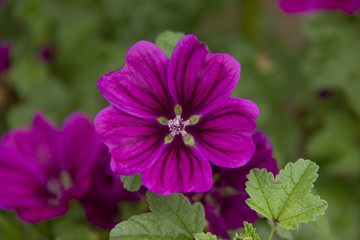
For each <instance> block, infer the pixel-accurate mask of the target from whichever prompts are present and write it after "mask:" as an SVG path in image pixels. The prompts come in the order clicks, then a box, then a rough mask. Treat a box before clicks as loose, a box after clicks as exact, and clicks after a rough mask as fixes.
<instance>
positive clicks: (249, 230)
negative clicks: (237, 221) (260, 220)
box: [234, 222, 260, 240]
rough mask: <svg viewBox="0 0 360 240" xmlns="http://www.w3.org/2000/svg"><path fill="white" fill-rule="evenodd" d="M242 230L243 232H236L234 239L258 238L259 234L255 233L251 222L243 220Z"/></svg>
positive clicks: (255, 239)
mask: <svg viewBox="0 0 360 240" xmlns="http://www.w3.org/2000/svg"><path fill="white" fill-rule="evenodd" d="M244 230H245V234H244V233H242V234H240V235H238V234H237V233H236V235H235V238H234V240H236V239H241V240H260V237H259V235H258V234H257V233H256V228H254V227H253V225H252V224H251V223H248V222H244Z"/></svg>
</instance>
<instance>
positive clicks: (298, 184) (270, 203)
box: [246, 159, 327, 229]
mask: <svg viewBox="0 0 360 240" xmlns="http://www.w3.org/2000/svg"><path fill="white" fill-rule="evenodd" d="M318 169H319V167H318V166H317V165H316V164H315V163H314V162H311V161H310V160H304V159H299V160H298V161H297V162H296V163H288V164H287V165H286V166H285V168H284V169H283V170H281V171H280V173H279V175H278V176H277V177H276V179H274V176H273V174H272V173H268V172H267V171H266V170H265V169H262V170H259V169H253V170H251V172H250V173H249V174H248V176H247V177H248V179H249V181H248V182H247V183H246V191H247V193H248V194H249V195H250V198H249V199H248V200H247V201H246V203H247V204H248V205H249V206H250V208H251V209H253V210H255V211H257V212H258V213H259V214H261V215H263V216H265V217H266V218H269V219H272V220H273V221H274V222H277V223H278V225H279V226H281V227H283V228H286V229H297V228H298V224H299V223H301V222H304V223H305V222H309V221H312V220H314V219H315V216H318V215H322V214H324V211H325V209H326V208H327V202H326V201H324V200H321V199H320V197H319V196H314V195H313V194H311V189H312V188H313V182H314V181H315V180H316V178H317V177H318V174H317V173H316V172H317V170H318Z"/></svg>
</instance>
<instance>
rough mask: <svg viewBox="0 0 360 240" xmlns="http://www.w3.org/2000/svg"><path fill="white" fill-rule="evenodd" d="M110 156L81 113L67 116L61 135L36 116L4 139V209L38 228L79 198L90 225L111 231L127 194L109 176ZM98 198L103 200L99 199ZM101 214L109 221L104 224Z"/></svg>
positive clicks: (0, 170)
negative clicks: (10, 210)
mask: <svg viewBox="0 0 360 240" xmlns="http://www.w3.org/2000/svg"><path fill="white" fill-rule="evenodd" d="M107 151H108V150H107V148H106V146H105V145H104V144H103V143H102V142H101V141H100V140H99V139H98V137H97V135H96V133H95V130H94V128H93V126H92V125H91V122H90V120H89V119H88V118H87V117H86V116H84V115H83V114H81V113H74V114H72V115H71V116H69V117H68V119H67V120H66V122H65V123H64V125H63V127H62V129H61V130H57V129H56V128H55V127H54V126H53V124H51V123H50V122H49V121H48V120H47V119H46V118H44V117H43V116H42V115H41V114H37V115H36V116H35V117H34V120H33V123H32V126H31V127H30V129H28V130H26V129H16V130H12V131H10V132H8V133H6V134H5V135H4V136H3V138H2V141H1V145H0V176H1V181H0V207H2V208H5V209H14V210H15V211H16V212H17V213H18V215H19V216H20V218H21V219H23V220H24V221H27V222H30V223H35V222H39V221H42V220H47V219H51V218H54V217H57V216H61V215H63V214H65V213H66V212H67V210H68V208H69V204H68V203H69V201H70V200H71V199H81V202H82V203H83V205H84V207H85V210H86V213H87V216H88V218H89V220H90V221H91V222H93V223H94V224H95V225H98V226H100V227H104V228H108V227H110V226H113V222H111V221H112V217H114V216H115V215H117V213H118V211H117V208H116V207H117V203H118V202H119V201H120V200H123V199H124V200H126V198H127V197H126V196H124V195H125V194H127V193H125V192H124V190H122V188H121V187H122V185H121V186H120V185H119V183H118V182H119V180H118V177H116V178H115V176H114V175H112V174H110V175H109V174H107V173H106V172H105V170H107V171H109V170H110V167H109V164H110V156H109V155H108V153H107ZM100 184H102V187H101V190H99V188H100V187H99V185H100ZM114 186H115V187H117V188H118V189H116V190H114V189H113V188H114ZM115 191H116V192H115ZM94 193H101V195H99V196H96V198H95V197H92V196H94ZM119 195H122V196H119ZM109 198H111V199H109ZM129 198H131V197H129ZM99 199H101V200H102V201H101V200H99ZM131 199H132V198H131ZM105 204H106V206H105ZM94 205H97V208H98V209H99V208H102V210H103V212H100V211H96V209H95V207H94ZM103 215H106V216H109V218H108V219H105V220H103V218H102V216H103ZM96 217H97V218H98V220H97V221H96V222H95V221H92V219H94V218H96Z"/></svg>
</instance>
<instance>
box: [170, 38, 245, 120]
mask: <svg viewBox="0 0 360 240" xmlns="http://www.w3.org/2000/svg"><path fill="white" fill-rule="evenodd" d="M239 77H240V63H239V62H238V61H237V60H236V59H235V58H233V57H232V56H230V55H228V54H224V53H218V54H212V53H210V52H208V51H207V50H206V46H205V44H204V43H199V40H198V39H197V38H196V37H195V36H194V35H187V36H185V37H183V38H182V39H180V41H179V42H178V44H177V45H176V47H175V49H174V52H173V54H172V56H171V59H170V62H169V70H168V84H169V90H170V92H171V95H172V96H173V97H174V98H175V99H176V101H177V103H179V104H180V105H181V107H182V108H183V115H182V116H183V118H184V119H187V118H189V117H190V116H191V115H194V114H199V113H206V112H209V111H211V110H213V109H216V108H217V107H219V106H221V105H222V104H223V103H224V102H225V101H226V99H227V98H229V97H230V95H231V93H232V91H233V90H234V89H235V87H236V85H237V83H238V81H239Z"/></svg>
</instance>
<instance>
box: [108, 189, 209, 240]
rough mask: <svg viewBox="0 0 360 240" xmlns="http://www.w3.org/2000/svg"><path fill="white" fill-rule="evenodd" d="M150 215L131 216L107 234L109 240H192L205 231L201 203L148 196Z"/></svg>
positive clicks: (170, 197) (181, 197)
mask: <svg viewBox="0 0 360 240" xmlns="http://www.w3.org/2000/svg"><path fill="white" fill-rule="evenodd" d="M146 197H147V200H148V202H149V208H150V210H151V211H152V212H150V213H144V214H141V215H137V216H133V217H131V218H130V219H129V220H128V221H124V222H121V223H120V224H118V225H117V226H116V227H115V228H114V229H113V230H111V232H110V240H118V239H121V240H127V239H154V240H155V239H164V240H165V239H179V240H187V239H189V240H190V239H193V238H194V236H195V234H196V233H198V232H201V231H202V230H203V228H204V219H205V213H204V208H203V207H202V205H201V204H200V203H195V204H193V205H191V204H190V201H189V200H188V199H187V198H186V197H185V196H184V195H182V194H180V193H175V194H172V195H170V196H163V195H158V194H155V193H151V192H149V191H148V192H147V193H146Z"/></svg>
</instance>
